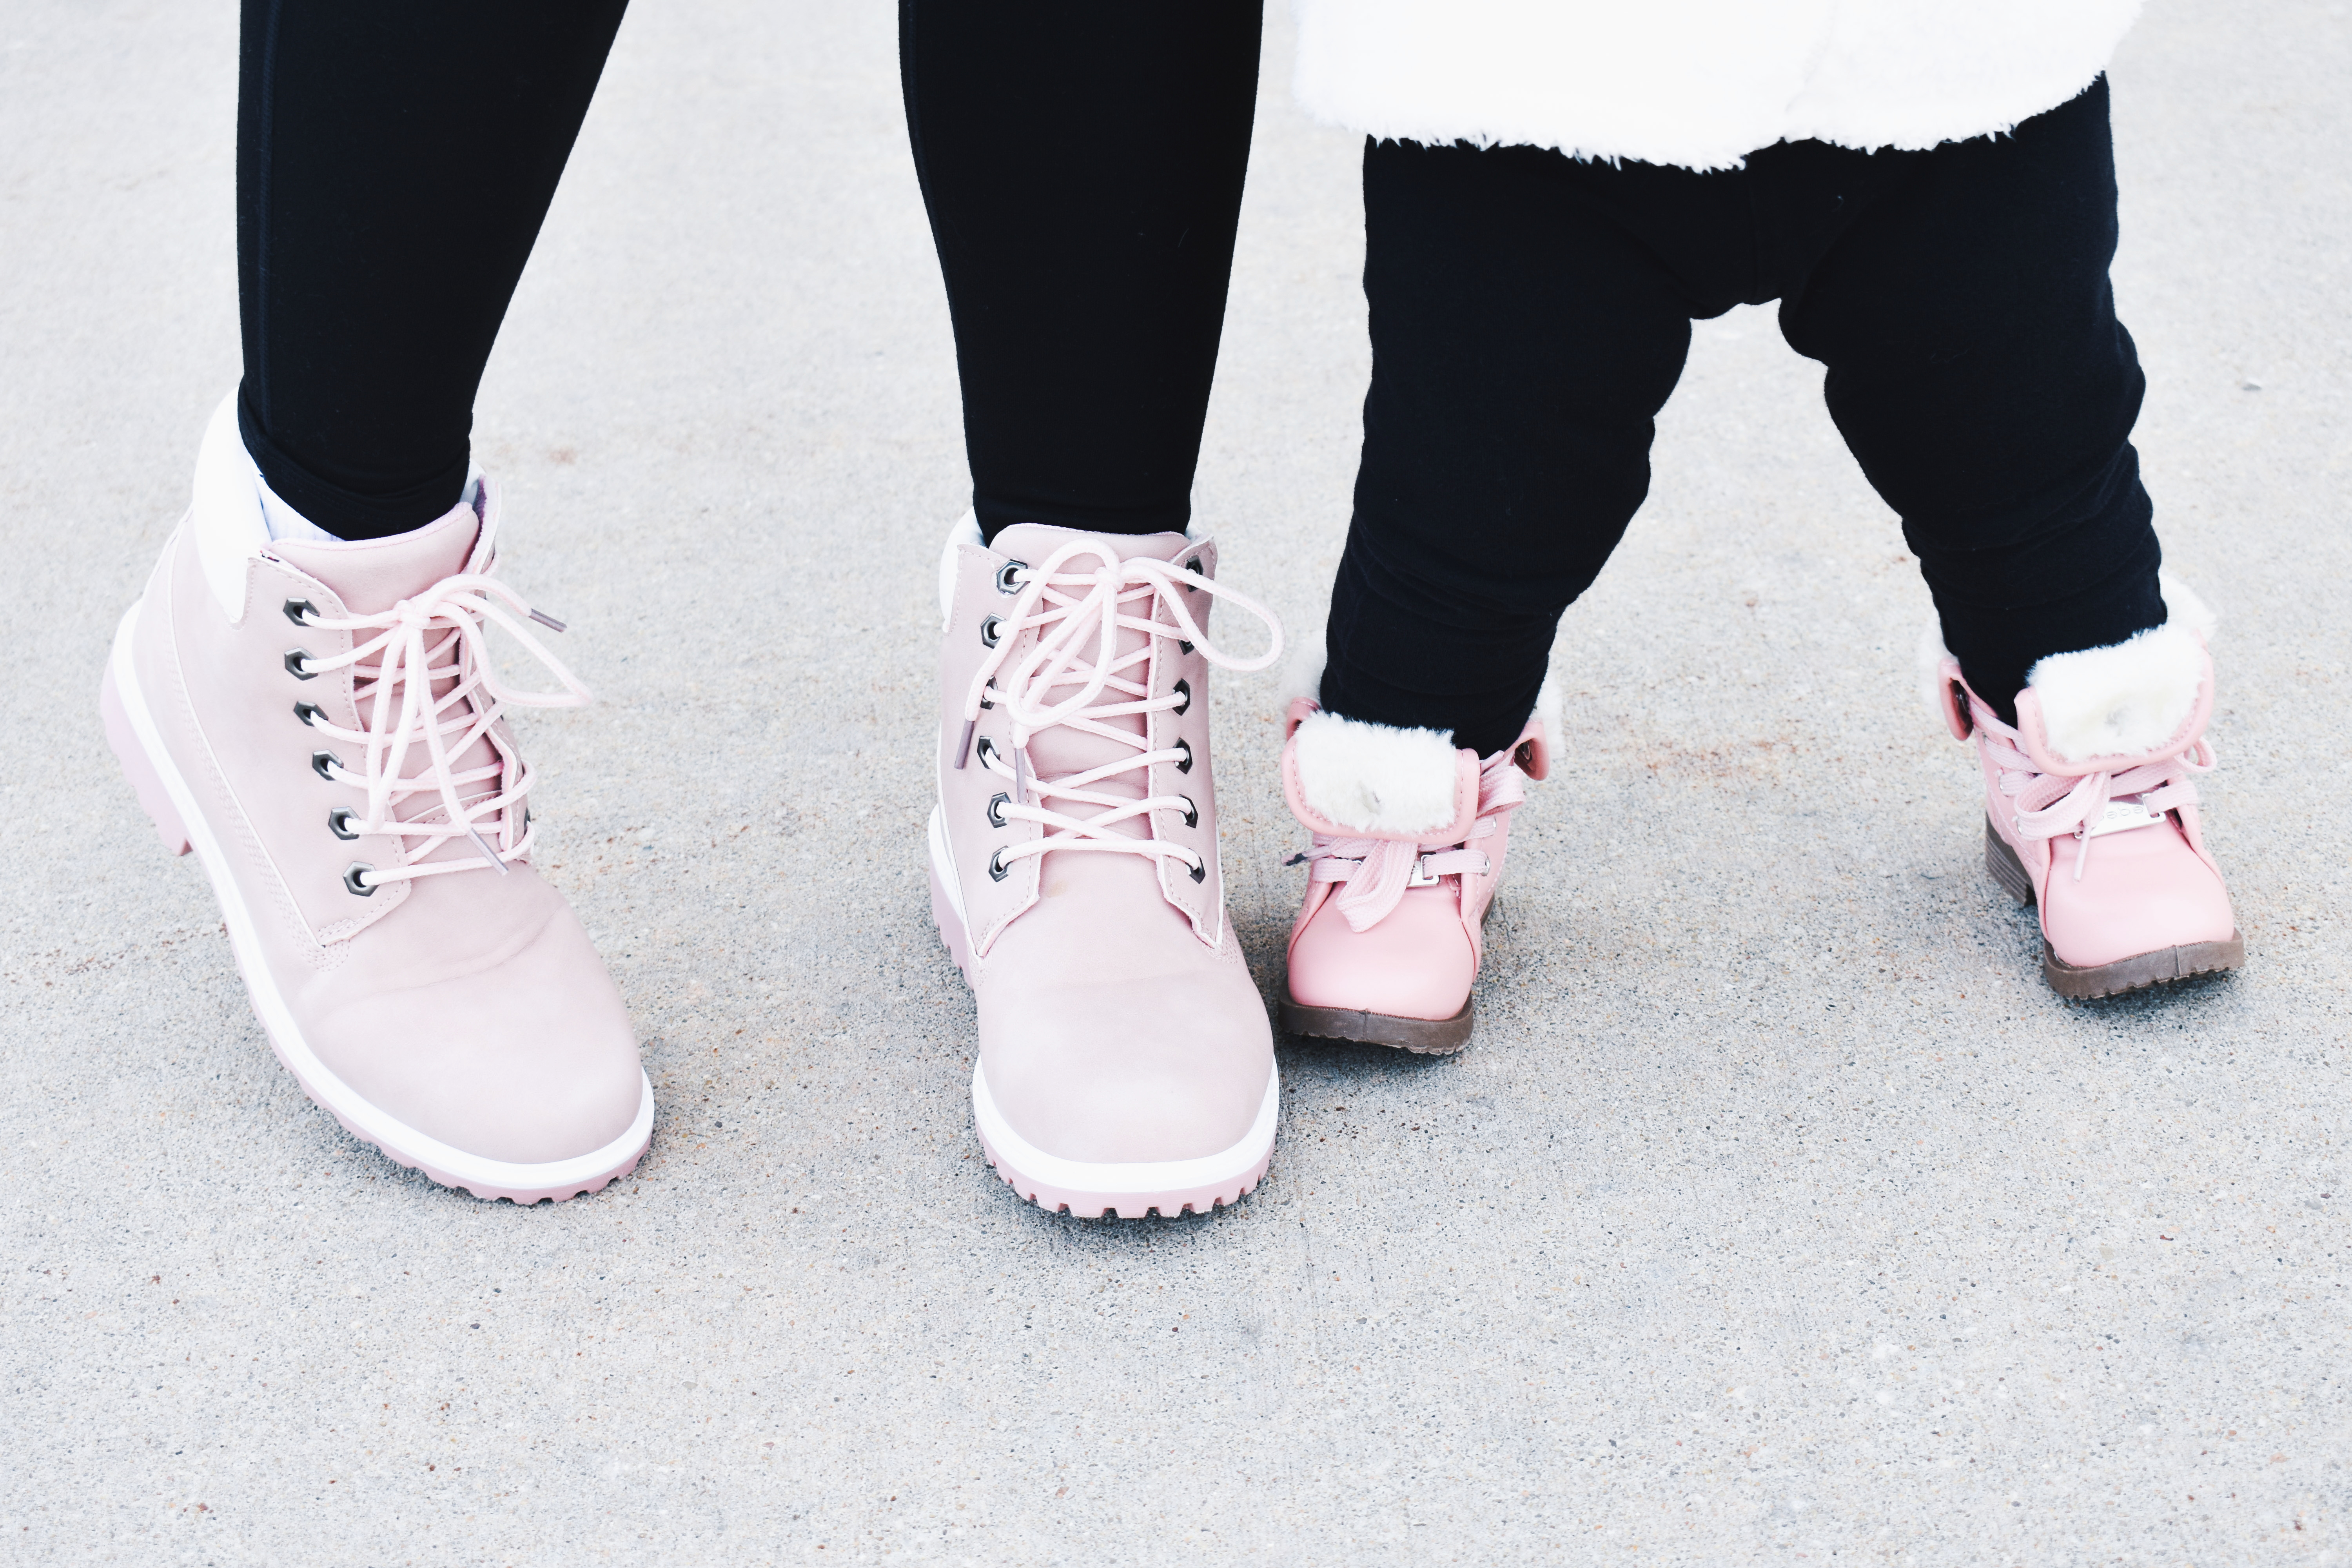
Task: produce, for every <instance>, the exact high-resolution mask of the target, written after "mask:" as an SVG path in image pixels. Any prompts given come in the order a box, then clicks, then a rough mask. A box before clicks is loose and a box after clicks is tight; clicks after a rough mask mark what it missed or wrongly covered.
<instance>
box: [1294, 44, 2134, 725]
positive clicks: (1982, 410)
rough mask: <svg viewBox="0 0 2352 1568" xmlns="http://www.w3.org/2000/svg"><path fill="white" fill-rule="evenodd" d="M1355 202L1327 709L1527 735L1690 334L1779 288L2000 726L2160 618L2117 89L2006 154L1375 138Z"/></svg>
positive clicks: (2065, 111)
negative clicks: (1354, 359)
mask: <svg viewBox="0 0 2352 1568" xmlns="http://www.w3.org/2000/svg"><path fill="white" fill-rule="evenodd" d="M1364 208H1365V216H1366V224H1367V240H1368V252H1367V258H1366V261H1365V267H1364V292H1365V295H1366V296H1367V298H1368V300H1369V301H1370V309H1371V336H1372V384H1371V391H1370V395H1369V396H1368V397H1367V398H1366V399H1365V402H1364V452H1363V463H1362V468H1361V469H1360V473H1359V475H1358V478H1357V481H1356V506H1355V520H1354V523H1353V526H1352V527H1351V528H1350V529H1349V535H1348V546H1347V551H1346V552H1345V554H1344V556H1343V557H1342V559H1341V562H1340V565H1339V581H1338V583H1337V584H1336V585H1335V588H1334V592H1333V596H1332V604H1331V617H1330V624H1329V627H1328V647H1329V657H1330V663H1329V666H1328V668H1327V670H1326V672H1325V674H1324V678H1323V700H1324V702H1325V704H1326V705H1327V706H1328V707H1330V708H1332V709H1334V710H1337V711H1339V712H1342V713H1346V714H1349V716H1351V717H1355V718H1360V719H1369V720H1373V721H1379V722H1382V723H1389V724H1398V725H1406V726H1427V727H1430V728H1434V729H1441V730H1451V731H1454V737H1455V741H1456V742H1457V743H1458V744H1461V745H1465V746H1471V747H1475V748H1476V750H1477V751H1478V752H1480V753H1481V754H1482V755H1484V754H1487V753H1491V752H1494V751H1496V750H1497V749H1499V748H1501V747H1503V746H1506V745H1507V744H1509V743H1510V742H1511V741H1512V740H1513V739H1514V738H1515V737H1516V736H1517V732H1518V729H1519V726H1520V725H1521V724H1522V723H1523V722H1525V721H1526V718H1527V715H1528V712H1529V711H1530V710H1532V708H1533V707H1534V704H1535V698H1536V691H1537V689H1538V687H1539V686H1540V685H1541V684H1542V681H1543V676H1544V669H1545V667H1546V663H1547V661H1548V658H1549V653H1550V649H1551V644H1552V637H1553V632H1554V630H1555V627H1556V626H1557V625H1558V622H1559V616H1560V613H1561V612H1562V611H1563V610H1564V609H1566V608H1567V606H1568V605H1569V604H1570V602H1571V601H1573V600H1574V599H1575V598H1576V597H1577V595H1580V594H1581V593H1583V592H1584V590H1585V589H1586V588H1587V587H1588V586H1589V585H1590V584H1591V582H1592V580H1593V578H1594V576H1595V575H1596V574H1599V572H1600V570H1601V563H1603V562H1604V561H1606V560H1607V559H1608V557H1609V552H1610V551H1611V550H1612V549H1614V548H1615V546H1616V544H1617V542H1618V540H1619V538H1620V537H1622V534H1623V533H1624V531H1625V525H1626V523H1627V521H1629V520H1631V519H1632V517H1633V512H1634V510H1635V509H1636V508H1637V507H1639V506H1640V505H1641V503H1642V498H1643V494H1644V493H1645V492H1646V491H1647V489H1648V488H1649V474H1650V469H1649V451H1650V438H1651V433H1652V418H1653V416H1654V415H1655V414H1656V413H1657V411H1658V409H1659V407H1660V406H1661V405H1664V402H1665V400H1666V395H1667V394H1668V393H1670V392H1671V391H1672V390H1673V389H1674V384H1675V377H1676V376H1677V375H1679V374H1681V371H1682V366H1683V360H1684V356H1685V353H1686V351H1687V349H1688V347H1689V343H1690V323H1691V321H1692V319H1693V318H1695V317H1696V318H1705V317H1711V316H1717V315H1720V314H1722V313H1723V312H1724V311H1726V310H1729V309H1730V308H1731V307H1732V306H1734V305H1736V304H1739V303H1742V302H1747V303H1761V302H1763V301H1765V300H1775V299H1777V300H1780V327H1781V331H1783V332H1784V333H1785V334H1786V335H1787V337H1788V340H1789V342H1790V344H1791V345H1792V346H1793V347H1794V348H1795V349H1796V350H1797V351H1798V352H1799V353H1802V354H1805V355H1807V356H1808V357H1810V358H1812V359H1817V360H1820V361H1821V362H1822V363H1823V364H1825V365H1826V366H1827V367H1828V372H1829V374H1828V377H1827V382H1826V392H1827V395H1828V400H1829V409H1830V414H1831V416H1832V418H1833V419H1834V420H1835V421H1836V422H1837V426H1838V428H1839V430H1840V431H1841V432H1842V433H1843V435H1844V437H1845V438H1846V442H1847V444H1848V445H1849V446H1850V447H1852V448H1853V453H1854V456H1855V457H1856V458H1859V459H1860V461H1861V463H1862V468H1863V471H1864V474H1866V475H1867V476H1868V478H1869V479H1870V481H1871V483H1872V484H1873V485H1874V486H1876V487H1877V489H1878V493H1879V494H1880V495H1882V496H1883V497H1885V500H1886V501H1887V503H1888V504H1889V505H1890V506H1892V507H1893V508H1894V509H1895V510H1896V511H1897V512H1898V513H1900V514H1901V516H1902V519H1903V531H1904V536H1905V538H1906V540H1907V541H1908V542H1909V543H1910V546H1911V548H1912V550H1913V551H1914V552H1916V553H1917V555H1918V557H1919V563H1920V568H1921V571H1922V572H1923V573H1924V574H1925V575H1926V577H1927V585H1928V587H1929V589H1930V590H1931V591H1932V592H1933V594H1934V595H1935V600H1936V605H1937V609H1938V610H1939V611H1940V613H1941V616H1942V620H1943V626H1944V635H1945V637H1946V640H1947V643H1948V646H1949V647H1951V649H1952V651H1953V652H1954V653H1955V654H1956V655H1957V656H1958V658H1959V660H1960V663H1961V667H1962V668H1963V669H1964V670H1965V671H1966V673H1967V674H1968V677H1969V684H1970V685H1971V686H1973V687H1974V688H1975V689H1976V691H1977V693H1978V695H1979V696H1980V697H1982V698H1983V699H1984V700H1986V701H1987V702H1988V703H1990V704H1992V705H1994V706H1995V707H1997V708H2000V709H2001V710H2003V711H2004V714H2005V715H2007V714H2008V710H2009V709H2010V705H2011V701H2012V700H2013V699H2014V698H2015V696H2016V694H2017V692H2018V691H2019V690H2020V689H2021V688H2022V687H2023V685H2024V682H2025V673H2026V670H2027V669H2028V668H2030V667H2031V666H2032V663H2033V662H2034V660H2036V659H2037V658H2041V657H2042V655H2044V654H2049V653H2056V652H2063V651H2068V650H2072V649H2075V648H2083V647H2099V646H2102V645H2104V644H2107V643H2112V642H2117V641H2120V640H2121V639H2123V638H2125V637H2129V636H2130V635H2131V634H2132V633H2134V632H2137V631H2139V630H2141V629H2143V628H2145V627H2147V626H2156V625H2158V624H2160V623H2161V622H2162V621H2163V620H2164V618H2165V610H2164V605H2163V602H2162V600H2161V599H2160V597H2159V596H2158V592H2157V581H2156V578H2157V563H2158V548H2157V541H2156V534H2155V531H2154V530H2153V528H2152V527H2151V526H2150V521H2149V506H2148V499H2147V491H2146V490H2145V489H2142V488H2141V485H2140V481H2139V471H2138V458H2137V455H2136V454H2135V453H2134V451H2133V449H2132V447H2131V444H2130V441H2129V439H2128V437H2129V436H2130V433H2131V428H2132V422H2133V420H2134V419H2135V418H2136V417H2137V415H2138V412H2139V405H2140V395H2141V392H2142V390H2143V386H2144V382H2143V379H2142V377H2141V374H2140V371H2139V364H2138V361H2137V357H2136V355H2135V354H2134V353H2133V349H2132V342H2131V339H2130V337H2129V336H2128V335H2127V334H2126V332H2125V331H2124V330H2123V328H2122V326H2121V325H2119V324H2118V323H2117V322H2116V314H2115V301H2114V295H2113V292H2112V290H2111V289H2109V287H2108V282H2107V265H2108V262H2109V260H2110V259H2111V258H2113V256H2114V254H2115V247H2116V184H2115V166H2114V157H2113V152H2112V147H2111V144H2110V140H2109V135H2108V127H2107V91H2106V84H2105V81H2104V80H2101V81H2100V82H2098V83H2096V84H2095V85H2094V86H2093V87H2092V88H2091V89H2090V90H2088V91H2087V92H2085V93H2084V94H2083V95H2082V96H2081V97H2080V98H2077V99H2075V100H2074V101H2072V102H2070V103H2067V104H2064V105H2063V106H2061V107H2060V108H2057V109H2054V110H2050V111H2049V112H2048V113H2045V114H2042V115H2038V116H2036V117H2034V118H2033V119H2032V120H2029V121H2025V122H2024V123H2023V124H2021V125H2020V126H2018V127H2017V129H2016V132H2015V133H2014V134H2013V135H2009V136H2002V137H2000V138H1985V139H1981V140H1978V141H1972V142H1955V143H1948V144H1947V145H1945V146H1942V147H1938V148H1937V149H1935V150H1934V151H1932V152H1926V153H1874V154H1865V153H1857V152H1852V151H1848V150H1845V149H1842V148H1836V147H1831V146H1828V145H1825V144H1822V143H1821V142H1794V143H1784V144H1782V145H1780V146H1776V147H1770V148H1767V149H1765V150H1764V151H1762V152H1759V153H1755V154H1753V155H1751V156H1750V157H1749V159H1748V166H1747V167H1746V168H1744V169H1741V170H1738V171H1737V172H1731V173H1718V174H1695V173H1692V172H1690V171H1687V170H1682V169H1673V168H1662V167H1657V166H1653V165H1646V164H1640V163H1626V164H1622V165H1618V166H1612V165H1609V164H1606V163H1578V162H1576V161H1575V160H1573V159H1570V158H1567V157H1563V156H1561V155H1560V154H1559V153H1549V152H1540V151H1537V150H1534V149H1531V148H1524V147H1517V148H1496V149H1489V150H1485V151H1480V150H1477V149H1474V148H1470V147H1466V146H1452V147H1425V146H1419V145H1415V144H1412V143H1398V142H1374V143H1371V144H1370V145H1368V146H1367V147H1366V149H1365V153H1364Z"/></svg>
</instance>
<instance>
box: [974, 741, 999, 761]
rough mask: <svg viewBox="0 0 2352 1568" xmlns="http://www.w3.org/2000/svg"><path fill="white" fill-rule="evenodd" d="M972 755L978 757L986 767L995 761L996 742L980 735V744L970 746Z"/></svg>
mask: <svg viewBox="0 0 2352 1568" xmlns="http://www.w3.org/2000/svg"><path fill="white" fill-rule="evenodd" d="M972 755H974V756H975V757H978V758H979V759H980V765H981V766H982V767H983V768H984V767H987V766H988V765H989V764H990V763H993V762H994V761H996V742H993V741H992V740H990V739H989V738H988V737H987V736H985V735H982V737H981V738H980V744H978V745H977V746H974V747H973V748H972Z"/></svg>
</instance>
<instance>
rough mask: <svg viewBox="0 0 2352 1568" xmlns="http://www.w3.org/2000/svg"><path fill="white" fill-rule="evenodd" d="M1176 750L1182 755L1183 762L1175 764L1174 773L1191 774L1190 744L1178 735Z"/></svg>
mask: <svg viewBox="0 0 2352 1568" xmlns="http://www.w3.org/2000/svg"><path fill="white" fill-rule="evenodd" d="M1176 749H1177V750H1178V751H1180V752H1183V753H1184V760H1183V761H1182V762H1181V763H1177V764H1176V771H1177V772H1178V773H1191V772H1192V742H1190V741H1187V740H1185V739H1184V738H1183V737H1181V735H1180V736H1178V737H1177V740H1176Z"/></svg>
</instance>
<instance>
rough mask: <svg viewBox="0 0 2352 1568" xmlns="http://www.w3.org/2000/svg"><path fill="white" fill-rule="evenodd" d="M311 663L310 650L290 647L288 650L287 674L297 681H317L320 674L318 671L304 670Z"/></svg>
mask: <svg viewBox="0 0 2352 1568" xmlns="http://www.w3.org/2000/svg"><path fill="white" fill-rule="evenodd" d="M308 663H310V649H308V648H299V647H289V648H288V649H287V650H286V673H287V674H289V675H290V676H292V677H293V678H294V679H297V680H316V679H318V678H319V672H318V671H317V670H315V669H305V668H302V667H303V666H304V665H306V664H308Z"/></svg>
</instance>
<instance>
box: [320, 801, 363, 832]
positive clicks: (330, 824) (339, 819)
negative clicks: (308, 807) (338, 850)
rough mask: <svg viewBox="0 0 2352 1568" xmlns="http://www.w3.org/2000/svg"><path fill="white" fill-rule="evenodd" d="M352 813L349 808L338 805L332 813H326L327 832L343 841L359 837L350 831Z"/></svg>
mask: <svg viewBox="0 0 2352 1568" xmlns="http://www.w3.org/2000/svg"><path fill="white" fill-rule="evenodd" d="M327 831H328V832H330V833H331V834H333V835H334V836H335V837H338V838H341V839H345V840H349V839H353V838H357V837H359V835H358V834H356V833H354V832H352V808H351V807H350V806H348V805H339V806H337V807H335V808H334V809H333V810H332V811H330V812H329V813H327Z"/></svg>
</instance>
